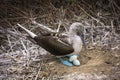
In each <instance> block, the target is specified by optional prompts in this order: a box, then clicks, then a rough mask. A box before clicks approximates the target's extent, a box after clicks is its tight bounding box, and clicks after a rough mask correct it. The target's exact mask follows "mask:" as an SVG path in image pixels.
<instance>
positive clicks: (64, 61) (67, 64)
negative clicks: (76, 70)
mask: <svg viewBox="0 0 120 80" xmlns="http://www.w3.org/2000/svg"><path fill="white" fill-rule="evenodd" d="M59 59H60V62H61V63H62V64H64V65H66V66H70V67H71V66H74V65H73V64H72V63H71V62H70V61H68V60H64V59H62V58H59Z"/></svg>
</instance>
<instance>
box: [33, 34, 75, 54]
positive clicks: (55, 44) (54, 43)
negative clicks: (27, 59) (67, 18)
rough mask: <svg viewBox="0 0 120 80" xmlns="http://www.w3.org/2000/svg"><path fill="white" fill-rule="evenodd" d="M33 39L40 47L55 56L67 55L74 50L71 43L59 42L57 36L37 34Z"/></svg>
mask: <svg viewBox="0 0 120 80" xmlns="http://www.w3.org/2000/svg"><path fill="white" fill-rule="evenodd" d="M34 40H35V41H36V42H37V44H38V45H40V46H41V47H42V48H44V49H45V50H47V51H48V52H50V53H51V54H53V55H56V56H63V55H67V54H70V53H72V52H73V51H74V49H73V47H72V46H71V45H66V43H65V44H64V42H61V41H59V40H58V39H57V38H54V37H51V36H39V37H35V38H34Z"/></svg>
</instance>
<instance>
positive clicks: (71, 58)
mask: <svg viewBox="0 0 120 80" xmlns="http://www.w3.org/2000/svg"><path fill="white" fill-rule="evenodd" d="M78 56H79V55H77V54H74V55H69V56H68V57H69V61H70V62H72V63H73V65H76V66H79V65H80V61H79V60H78V59H77V58H78Z"/></svg>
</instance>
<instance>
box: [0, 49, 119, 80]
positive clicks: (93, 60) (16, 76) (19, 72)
mask: <svg viewBox="0 0 120 80" xmlns="http://www.w3.org/2000/svg"><path fill="white" fill-rule="evenodd" d="M0 57H1V58H0V59H1V61H0V75H1V76H0V80H119V79H120V69H119V68H120V66H119V65H120V54H119V51H118V52H115V51H114V52H113V51H101V50H87V51H82V52H81V53H80V57H79V60H80V62H81V65H80V66H75V67H68V66H65V65H63V64H61V63H60V62H59V60H58V59H57V58H55V56H52V55H50V54H48V55H44V56H38V57H37V58H36V59H35V60H32V59H31V60H30V59H29V61H27V59H26V58H24V57H23V56H22V55H16V56H15V55H14V56H13V57H14V58H11V57H10V56H8V55H3V54H1V56H0ZM116 66H117V67H116Z"/></svg>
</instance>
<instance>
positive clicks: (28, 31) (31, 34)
mask: <svg viewBox="0 0 120 80" xmlns="http://www.w3.org/2000/svg"><path fill="white" fill-rule="evenodd" d="M17 25H18V26H19V27H21V28H22V29H23V30H25V31H26V32H27V33H28V34H29V35H30V36H31V37H32V38H34V37H36V36H37V35H36V34H34V33H33V32H31V31H30V30H28V29H26V28H24V27H23V26H22V25H20V24H17Z"/></svg>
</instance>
